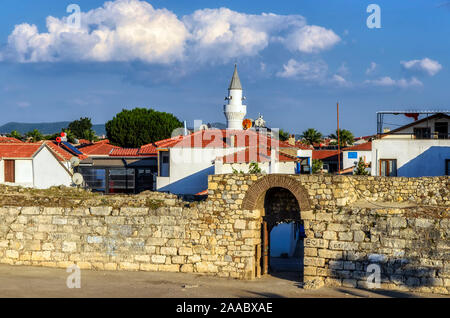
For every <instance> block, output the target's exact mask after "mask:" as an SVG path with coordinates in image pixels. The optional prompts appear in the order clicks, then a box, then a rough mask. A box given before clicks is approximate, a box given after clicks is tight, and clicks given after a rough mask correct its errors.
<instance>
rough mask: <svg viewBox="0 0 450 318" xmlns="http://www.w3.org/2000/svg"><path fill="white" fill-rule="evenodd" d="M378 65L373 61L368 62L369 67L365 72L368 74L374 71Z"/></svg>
mask: <svg viewBox="0 0 450 318" xmlns="http://www.w3.org/2000/svg"><path fill="white" fill-rule="evenodd" d="M377 67H378V65H377V63H375V62H370V66H369V68H368V69H367V70H366V74H367V75H370V74H373V73H374V72H375V70H376V69H377Z"/></svg>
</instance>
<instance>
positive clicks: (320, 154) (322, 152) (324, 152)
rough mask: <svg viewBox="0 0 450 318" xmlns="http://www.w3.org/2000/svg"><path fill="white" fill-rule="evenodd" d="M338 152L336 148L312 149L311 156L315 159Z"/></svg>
mask: <svg viewBox="0 0 450 318" xmlns="http://www.w3.org/2000/svg"><path fill="white" fill-rule="evenodd" d="M338 153H339V152H338V151H337V150H313V151H312V158H313V159H317V160H323V159H327V158H330V157H333V156H337V154H338Z"/></svg>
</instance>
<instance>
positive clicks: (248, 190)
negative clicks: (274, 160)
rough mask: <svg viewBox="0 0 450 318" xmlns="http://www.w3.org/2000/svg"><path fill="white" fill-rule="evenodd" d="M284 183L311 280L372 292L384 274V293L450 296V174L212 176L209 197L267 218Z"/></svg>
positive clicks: (226, 205) (230, 206)
mask: <svg viewBox="0 0 450 318" xmlns="http://www.w3.org/2000/svg"><path fill="white" fill-rule="evenodd" d="M283 184H284V185H285V186H284V187H285V188H286V189H289V190H290V191H291V192H292V193H293V194H294V195H295V196H296V198H297V201H298V204H299V209H300V218H301V220H302V221H303V223H304V226H305V232H306V236H307V238H306V239H305V240H304V280H305V282H310V283H312V285H315V286H322V285H324V284H325V285H328V286H351V287H361V288H367V287H370V286H368V280H367V279H368V278H369V276H370V275H371V274H374V273H375V270H378V269H379V272H380V279H381V280H380V284H381V285H380V287H381V288H385V289H392V290H420V291H423V292H434V293H443V294H448V293H449V292H450V219H449V217H450V213H449V212H450V201H449V199H450V196H449V192H450V187H449V186H450V179H449V178H448V177H434V178H385V177H353V176H324V175H319V176H317V175H312V176H286V175H269V176H267V175H252V176H246V175H222V176H211V177H210V183H209V199H210V200H213V201H215V202H220V205H221V206H224V207H225V210H232V209H236V208H239V206H241V207H242V208H246V209H256V211H258V213H259V214H260V215H261V217H260V220H262V217H263V216H264V214H265V211H264V208H265V207H264V201H263V199H262V198H264V197H265V194H266V192H267V191H270V190H269V189H273V187H279V186H282V185H283ZM258 224H261V223H258ZM258 230H259V229H258ZM255 235H256V234H255ZM374 268H375V269H374ZM368 270H369V271H368ZM374 282H376V281H374Z"/></svg>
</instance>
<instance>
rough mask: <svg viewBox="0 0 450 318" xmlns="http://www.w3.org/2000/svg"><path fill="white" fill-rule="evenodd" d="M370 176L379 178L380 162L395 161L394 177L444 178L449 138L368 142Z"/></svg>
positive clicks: (448, 155) (449, 151) (449, 157)
mask: <svg viewBox="0 0 450 318" xmlns="http://www.w3.org/2000/svg"><path fill="white" fill-rule="evenodd" d="M372 159H373V161H372V175H373V176H376V175H379V166H380V159H397V176H399V177H425V176H442V175H445V160H446V159H450V140H449V139H421V140H410V139H403V140H402V139H386V138H383V139H379V140H374V141H373V142H372Z"/></svg>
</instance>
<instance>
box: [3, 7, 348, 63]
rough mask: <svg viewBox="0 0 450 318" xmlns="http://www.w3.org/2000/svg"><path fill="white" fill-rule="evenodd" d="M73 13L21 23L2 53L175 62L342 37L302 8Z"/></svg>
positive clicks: (315, 46)
mask: <svg viewBox="0 0 450 318" xmlns="http://www.w3.org/2000/svg"><path fill="white" fill-rule="evenodd" d="M67 21H68V17H63V18H55V17H51V16H49V17H48V18H47V21H46V27H47V30H46V32H39V30H38V28H37V27H36V26H35V25H30V24H28V23H23V24H19V25H16V26H15V28H14V30H13V32H12V33H11V34H10V36H9V37H8V42H7V45H6V48H5V49H3V50H2V51H0V60H13V61H17V62H21V63H25V62H59V61H102V62H109V61H133V60H139V61H143V62H147V63H172V62H176V61H183V60H186V59H194V60H199V61H212V60H221V61H227V60H230V59H234V58H237V57H242V56H255V55H257V54H259V53H260V52H261V51H262V50H264V49H265V48H266V47H268V46H269V45H270V44H271V43H273V42H281V43H282V44H283V45H284V46H285V47H286V48H288V49H290V50H292V51H300V52H304V53H316V52H320V51H322V50H326V49H329V48H331V47H332V46H334V45H335V44H336V43H337V42H339V41H340V38H339V37H338V36H337V35H336V34H335V33H334V32H333V31H332V30H329V29H326V28H323V27H320V26H315V25H307V24H306V20H305V18H304V17H302V16H300V15H277V14H272V13H262V14H256V15H255V14H245V13H240V12H236V11H232V10H230V9H227V8H220V9H202V10H197V11H195V12H193V13H192V14H190V15H186V16H184V17H182V18H178V17H177V16H176V15H175V14H174V13H173V12H171V11H169V10H167V9H155V8H153V7H152V6H151V5H150V4H149V3H148V2H145V1H140V0H116V1H109V2H105V3H104V5H103V6H102V7H99V8H97V9H93V10H90V11H88V12H82V13H81V19H80V21H81V27H80V28H73V27H71V26H69V25H68V24H67Z"/></svg>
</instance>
